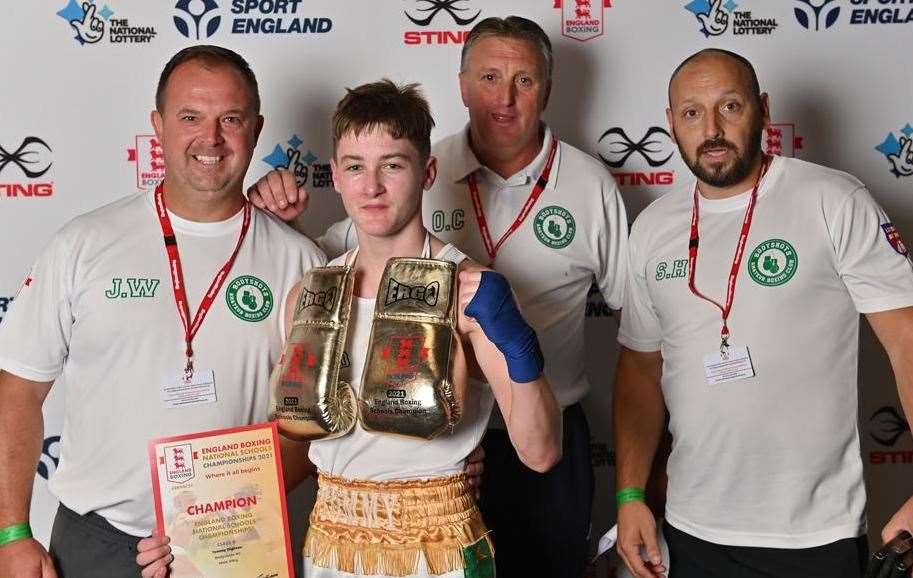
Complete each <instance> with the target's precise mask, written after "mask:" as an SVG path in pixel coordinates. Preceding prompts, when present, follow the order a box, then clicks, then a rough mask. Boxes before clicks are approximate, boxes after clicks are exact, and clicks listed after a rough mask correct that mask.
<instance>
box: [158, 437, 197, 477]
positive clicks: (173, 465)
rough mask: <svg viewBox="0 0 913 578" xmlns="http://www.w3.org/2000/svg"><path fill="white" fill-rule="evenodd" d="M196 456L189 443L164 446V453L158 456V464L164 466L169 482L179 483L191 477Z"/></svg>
mask: <svg viewBox="0 0 913 578" xmlns="http://www.w3.org/2000/svg"><path fill="white" fill-rule="evenodd" d="M195 457H196V456H195V455H194V453H193V447H192V446H191V445H190V444H180V445H177V446H166V447H165V455H164V456H161V457H159V464H163V465H164V466H165V473H166V477H167V479H168V481H169V482H171V483H174V484H180V483H183V482H188V481H190V480H192V479H193V475H194V472H193V460H194V458H195Z"/></svg>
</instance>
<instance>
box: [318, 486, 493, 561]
mask: <svg viewBox="0 0 913 578" xmlns="http://www.w3.org/2000/svg"><path fill="white" fill-rule="evenodd" d="M318 484H319V485H318V489H317V502H316V503H315V504H314V509H313V510H312V511H311V518H310V528H309V530H308V533H307V538H306V539H305V542H304V555H305V556H307V557H310V558H311V562H312V563H313V564H314V565H315V566H320V567H322V568H334V569H336V570H340V571H343V572H348V573H350V574H382V575H386V576H408V575H409V574H414V573H416V572H417V571H418V570H417V569H418V563H419V560H420V556H424V558H425V560H426V562H427V566H428V570H429V572H430V573H431V574H434V575H439V574H445V573H447V572H452V571H454V570H459V569H462V568H463V548H465V547H466V546H469V545H471V544H474V543H476V542H478V541H479V540H481V539H484V540H485V541H486V542H488V546H489V548H491V551H492V552H494V547H493V546H492V544H491V540H490V539H489V537H488V529H487V528H486V527H485V523H484V522H483V521H482V515H481V513H480V512H479V509H478V507H476V503H475V499H474V497H473V490H472V487H471V486H470V485H469V482H468V479H467V477H466V476H465V475H463V474H460V475H457V476H451V477H442V478H433V479H430V480H396V481H390V482H370V481H364V480H347V479H344V478H339V477H335V476H331V475H329V474H325V473H322V472H321V473H320V476H319V479H318Z"/></svg>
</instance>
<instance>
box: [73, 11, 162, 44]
mask: <svg viewBox="0 0 913 578" xmlns="http://www.w3.org/2000/svg"><path fill="white" fill-rule="evenodd" d="M57 15H58V16H60V17H61V18H63V19H64V20H65V21H66V22H67V24H68V25H69V28H70V30H71V31H72V32H73V33H74V36H73V38H74V40H76V42H78V43H79V44H80V45H81V46H85V45H86V44H98V43H100V42H102V41H103V40H104V39H105V38H107V39H108V43H109V44H144V43H148V42H151V41H152V40H153V39H155V37H156V35H157V34H158V32H157V31H156V30H155V28H154V27H153V26H148V25H146V24H145V23H137V22H135V21H133V20H130V19H129V18H127V17H126V16H124V15H123V14H120V13H119V11H118V12H115V11H114V9H112V8H111V7H110V6H109V5H108V4H103V3H101V2H96V1H95V0H88V1H78V0H69V1H68V2H67V5H66V6H64V7H63V8H61V9H60V10H58V11H57ZM115 16H116V17H115Z"/></svg>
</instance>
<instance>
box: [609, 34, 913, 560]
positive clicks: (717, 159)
mask: <svg viewBox="0 0 913 578" xmlns="http://www.w3.org/2000/svg"><path fill="white" fill-rule="evenodd" d="M669 103H670V104H669V109H668V110H667V115H668V120H669V124H670V126H671V128H672V130H673V134H674V137H675V140H676V142H677V143H678V146H679V149H680V151H681V153H682V157H683V158H684V160H685V162H686V163H687V164H688V166H689V167H690V168H691V170H692V172H693V173H694V174H695V175H696V177H697V182H696V184H695V185H694V186H693V187H692V188H688V189H686V190H681V191H678V192H673V193H670V194H668V195H665V196H664V197H662V198H660V199H658V200H657V201H655V202H654V203H653V204H651V205H650V206H649V207H648V208H647V209H645V210H644V211H643V212H642V213H641V214H640V216H639V217H638V218H637V220H636V221H635V222H634V225H633V226H632V231H631V238H630V241H629V247H630V273H629V284H628V289H627V292H626V297H625V305H624V315H623V317H622V323H621V329H620V332H619V341H620V342H621V343H622V345H623V346H624V347H623V349H622V355H621V358H620V360H619V365H618V371H617V376H616V385H615V396H616V398H615V429H616V437H615V440H616V452H617V454H616V455H617V468H618V470H617V471H618V488H620V489H619V493H618V496H617V498H618V499H617V501H618V503H619V510H618V523H619V553H620V554H621V556H622V557H623V558H624V559H625V562H626V563H627V565H628V567H629V568H630V569H631V570H632V572H634V573H635V574H636V575H637V576H639V577H653V576H658V575H662V574H663V573H664V571H665V568H664V567H663V565H662V562H661V560H660V558H659V553H658V549H657V548H656V539H655V524H654V522H653V516H652V514H651V513H650V511H649V510H648V508H647V507H646V506H645V505H644V503H643V501H642V496H643V492H642V490H643V487H644V484H645V483H646V480H647V475H648V472H649V468H650V462H651V460H652V457H653V453H654V451H655V449H656V444H657V442H658V441H659V439H660V435H661V432H662V429H663V422H664V413H665V409H666V408H668V412H669V414H670V423H669V429H670V431H671V433H672V436H673V446H672V454H671V456H670V458H669V462H668V475H669V485H668V495H667V503H666V511H665V518H666V526H665V528H664V531H665V537H666V540H667V542H668V544H669V550H670V558H671V574H670V576H671V577H672V578H697V577H706V576H726V577H728V576H744V577H747V578H754V577H761V576H777V577H778V578H791V577H797V578H798V577H802V578H809V577H822V578H824V577H827V578H842V577H846V578H849V577H858V576H860V575H861V572H862V568H863V567H864V564H865V560H866V543H865V530H866V522H865V486H864V483H863V478H862V462H861V459H860V448H859V436H858V426H857V360H858V349H859V343H858V336H859V314H860V313H864V314H865V315H866V317H867V319H868V321H869V323H870V325H871V326H872V328H873V329H874V331H875V334H876V335H877V336H878V338H879V340H880V341H881V343H882V345H883V346H884V347H885V350H886V351H887V353H888V356H889V358H890V360H891V364H892V367H893V368H894V372H895V375H896V378H897V383H898V389H899V390H900V394H901V399H902V401H903V403H904V407H905V408H906V413H907V415H908V416H910V415H911V414H913V411H911V410H913V358H911V356H913V308H911V306H913V268H911V264H910V261H909V259H908V256H907V249H906V248H905V247H904V246H903V244H902V242H901V241H900V237H899V235H898V233H897V231H896V230H895V228H894V226H893V225H892V224H891V222H890V221H889V220H888V217H887V216H886V215H885V213H884V212H883V211H882V210H881V208H880V207H879V206H878V205H877V204H876V203H875V201H874V200H873V199H872V197H871V196H870V194H869V192H868V191H867V190H866V189H865V187H864V185H863V184H862V183H860V182H859V181H858V180H857V179H856V178H854V177H852V176H850V175H848V174H846V173H841V172H838V171H835V170H832V169H828V168H825V167H821V166H818V165H813V164H810V163H807V162H803V161H800V160H797V159H791V158H784V157H773V158H771V157H767V156H765V155H763V154H762V152H761V149H760V143H761V134H762V130H763V129H764V128H765V127H766V126H767V124H768V123H769V108H768V98H767V95H766V94H762V93H761V92H760V90H759V88H758V81H757V77H756V76H755V72H754V69H753V67H752V66H751V64H750V63H749V62H748V61H747V60H745V59H744V58H743V57H741V56H739V55H736V54H733V53H731V52H727V51H722V50H716V49H708V50H703V51H701V52H699V53H697V54H695V55H693V56H691V57H690V58H688V59H687V60H685V62H683V63H682V65H680V66H679V67H678V68H677V69H676V71H675V72H674V73H673V75H672V80H671V81H670V85H669ZM911 512H913V504H911V502H908V503H907V504H906V505H905V506H904V507H903V508H902V509H901V511H900V512H898V514H897V516H895V518H894V519H893V520H892V521H891V523H890V524H889V525H888V527H887V528H885V533H884V536H885V537H886V538H888V537H892V536H893V535H895V534H897V533H898V532H899V531H900V529H902V528H905V529H909V528H910V520H911ZM641 545H644V546H646V551H647V557H648V559H649V560H648V561H647V562H646V563H644V562H642V561H641V558H640V554H639V548H640V546H641Z"/></svg>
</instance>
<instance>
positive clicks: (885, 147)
mask: <svg viewBox="0 0 913 578" xmlns="http://www.w3.org/2000/svg"><path fill="white" fill-rule="evenodd" d="M875 150H876V151H878V152H880V153H881V154H883V155H884V156H885V158H886V159H888V163H890V165H891V173H892V174H893V175H894V176H895V177H897V178H898V179H899V178H900V177H909V176H911V175H913V126H910V123H907V124H905V125H904V126H903V127H902V128H901V129H900V130H898V131H897V134H895V133H894V132H893V131H892V132H889V133H888V136H886V137H885V139H884V141H882V142H881V144H879V145H878V146H876V147H875Z"/></svg>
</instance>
